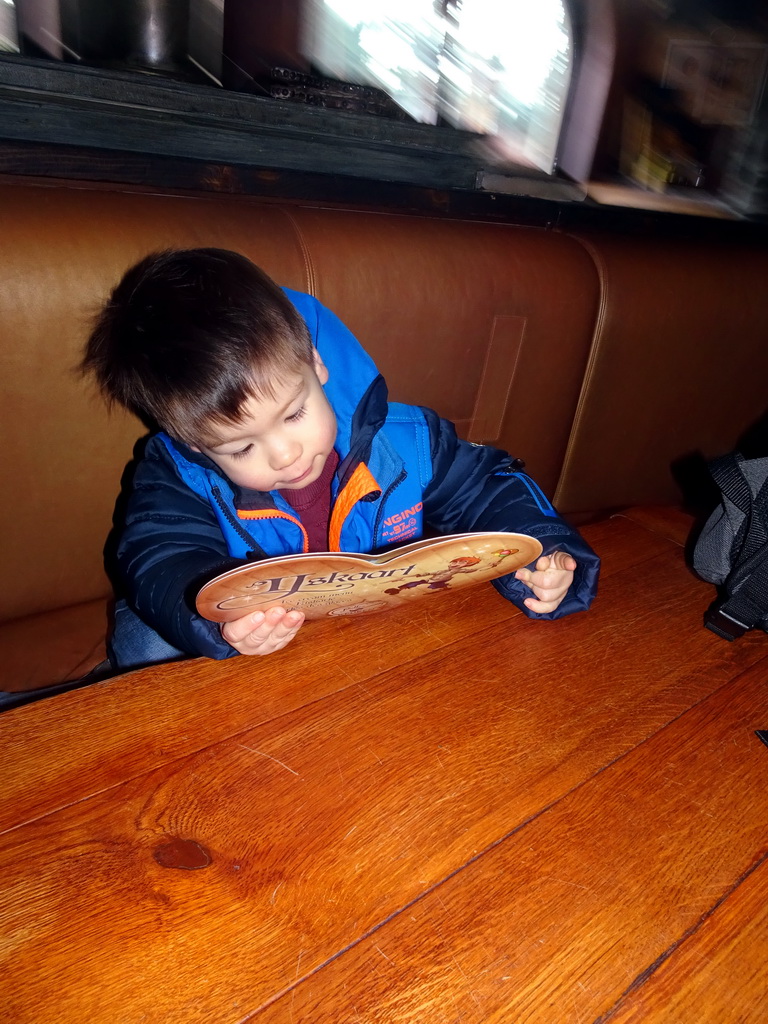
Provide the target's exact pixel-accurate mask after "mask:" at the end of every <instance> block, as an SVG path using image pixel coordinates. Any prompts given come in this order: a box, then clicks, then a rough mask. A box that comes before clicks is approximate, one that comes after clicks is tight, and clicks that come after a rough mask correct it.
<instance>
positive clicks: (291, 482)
mask: <svg viewBox="0 0 768 1024" xmlns="http://www.w3.org/2000/svg"><path fill="white" fill-rule="evenodd" d="M311 472H312V465H311V464H310V465H309V466H308V467H307V469H305V470H304V472H303V473H300V474H299V475H298V476H297V477H294V478H293V480H288V481H286V483H287V485H288V486H289V487H295V486H296V484H300V483H302V481H304V480H306V479H307V477H308V476H309V474H310V473H311ZM283 486H286V485H285V484H284V485H283Z"/></svg>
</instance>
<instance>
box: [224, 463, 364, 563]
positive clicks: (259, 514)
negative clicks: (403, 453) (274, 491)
mask: <svg viewBox="0 0 768 1024" xmlns="http://www.w3.org/2000/svg"><path fill="white" fill-rule="evenodd" d="M380 490H381V488H380V487H379V485H378V483H377V482H376V478H375V477H374V475H373V473H371V471H370V469H368V467H367V466H366V465H365V464H364V463H362V462H361V463H360V464H359V465H358V467H357V468H356V469H355V471H354V473H353V474H352V476H351V477H350V478H349V481H348V482H347V485H346V487H344V489H343V490H342V491H340V492H339V496H338V497H337V499H336V503H335V505H334V506H333V510H332V511H331V522H330V525H329V527H328V548H329V550H330V551H340V550H341V548H340V544H341V528H342V526H343V525H344V522H345V520H346V518H347V516H348V515H349V513H350V511H351V509H352V506H353V505H355V504H357V502H358V501H360V499H361V498H363V497H365V495H366V494H370V493H371V491H380ZM237 514H238V516H239V518H240V519H287V520H288V521H289V522H291V523H295V524H296V525H297V526H298V527H299V529H300V530H301V533H302V536H303V537H304V554H308V552H309V537H308V535H307V531H306V529H305V528H304V526H303V524H302V522H301V520H300V519H297V518H296V517H295V516H289V515H288V513H287V512H280V511H278V510H277V509H257V510H255V511H245V510H242V509H238V510H237Z"/></svg>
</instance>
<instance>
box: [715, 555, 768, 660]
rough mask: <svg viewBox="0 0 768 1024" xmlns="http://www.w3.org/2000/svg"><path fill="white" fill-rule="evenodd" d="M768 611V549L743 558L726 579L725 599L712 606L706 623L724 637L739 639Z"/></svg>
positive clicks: (761, 619) (763, 617) (760, 620)
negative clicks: (745, 558)
mask: <svg viewBox="0 0 768 1024" xmlns="http://www.w3.org/2000/svg"><path fill="white" fill-rule="evenodd" d="M766 613H768V548H766V547H763V548H762V549H761V550H759V551H757V552H755V554H754V555H752V557H751V558H750V559H747V561H742V562H740V563H739V565H738V566H737V567H736V570H735V572H732V573H731V574H730V575H729V577H728V580H727V582H726V599H725V600H724V601H722V602H721V603H720V604H718V605H713V606H712V607H711V608H710V609H709V610H708V611H707V613H706V615H705V617H704V625H705V626H706V627H707V629H710V630H711V631H712V632H713V633H716V634H717V635H718V636H721V637H723V638H724V639H725V640H738V638H739V637H740V636H743V635H744V634H745V633H746V632H747V630H748V629H753V628H754V627H755V626H757V625H758V624H759V623H760V622H762V621H763V620H764V619H765V617H766Z"/></svg>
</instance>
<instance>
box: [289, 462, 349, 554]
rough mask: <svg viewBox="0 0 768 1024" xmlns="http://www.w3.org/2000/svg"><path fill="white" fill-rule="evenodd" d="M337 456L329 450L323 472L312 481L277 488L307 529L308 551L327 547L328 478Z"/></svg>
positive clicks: (329, 499)
mask: <svg viewBox="0 0 768 1024" xmlns="http://www.w3.org/2000/svg"><path fill="white" fill-rule="evenodd" d="M338 464H339V456H338V455H337V454H336V452H335V451H332V452H331V454H330V455H329V456H328V458H327V459H326V460H325V465H324V466H323V472H322V473H321V474H320V476H319V477H318V478H317V480H315V482H314V483H312V484H308V485H307V486H306V487H301V488H298V489H297V490H285V491H280V493H281V494H282V496H283V497H284V498H285V500H286V501H287V502H288V504H289V505H290V506H291V508H292V509H293V511H294V512H295V513H296V515H297V516H298V517H299V519H300V520H301V525H302V526H303V527H304V529H305V530H306V531H307V535H308V537H309V550H310V551H327V550H328V523H329V522H330V519H331V481H332V480H333V474H334V473H335V472H336V467H337V466H338Z"/></svg>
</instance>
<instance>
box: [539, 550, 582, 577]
mask: <svg viewBox="0 0 768 1024" xmlns="http://www.w3.org/2000/svg"><path fill="white" fill-rule="evenodd" d="M575 568H576V559H575V558H574V557H573V555H569V554H568V552H567V551H553V552H552V553H551V554H549V555H541V556H540V557H539V559H538V561H537V562H536V571H537V572H549V571H551V570H553V569H566V570H567V571H569V572H573V571H574V569H575Z"/></svg>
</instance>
